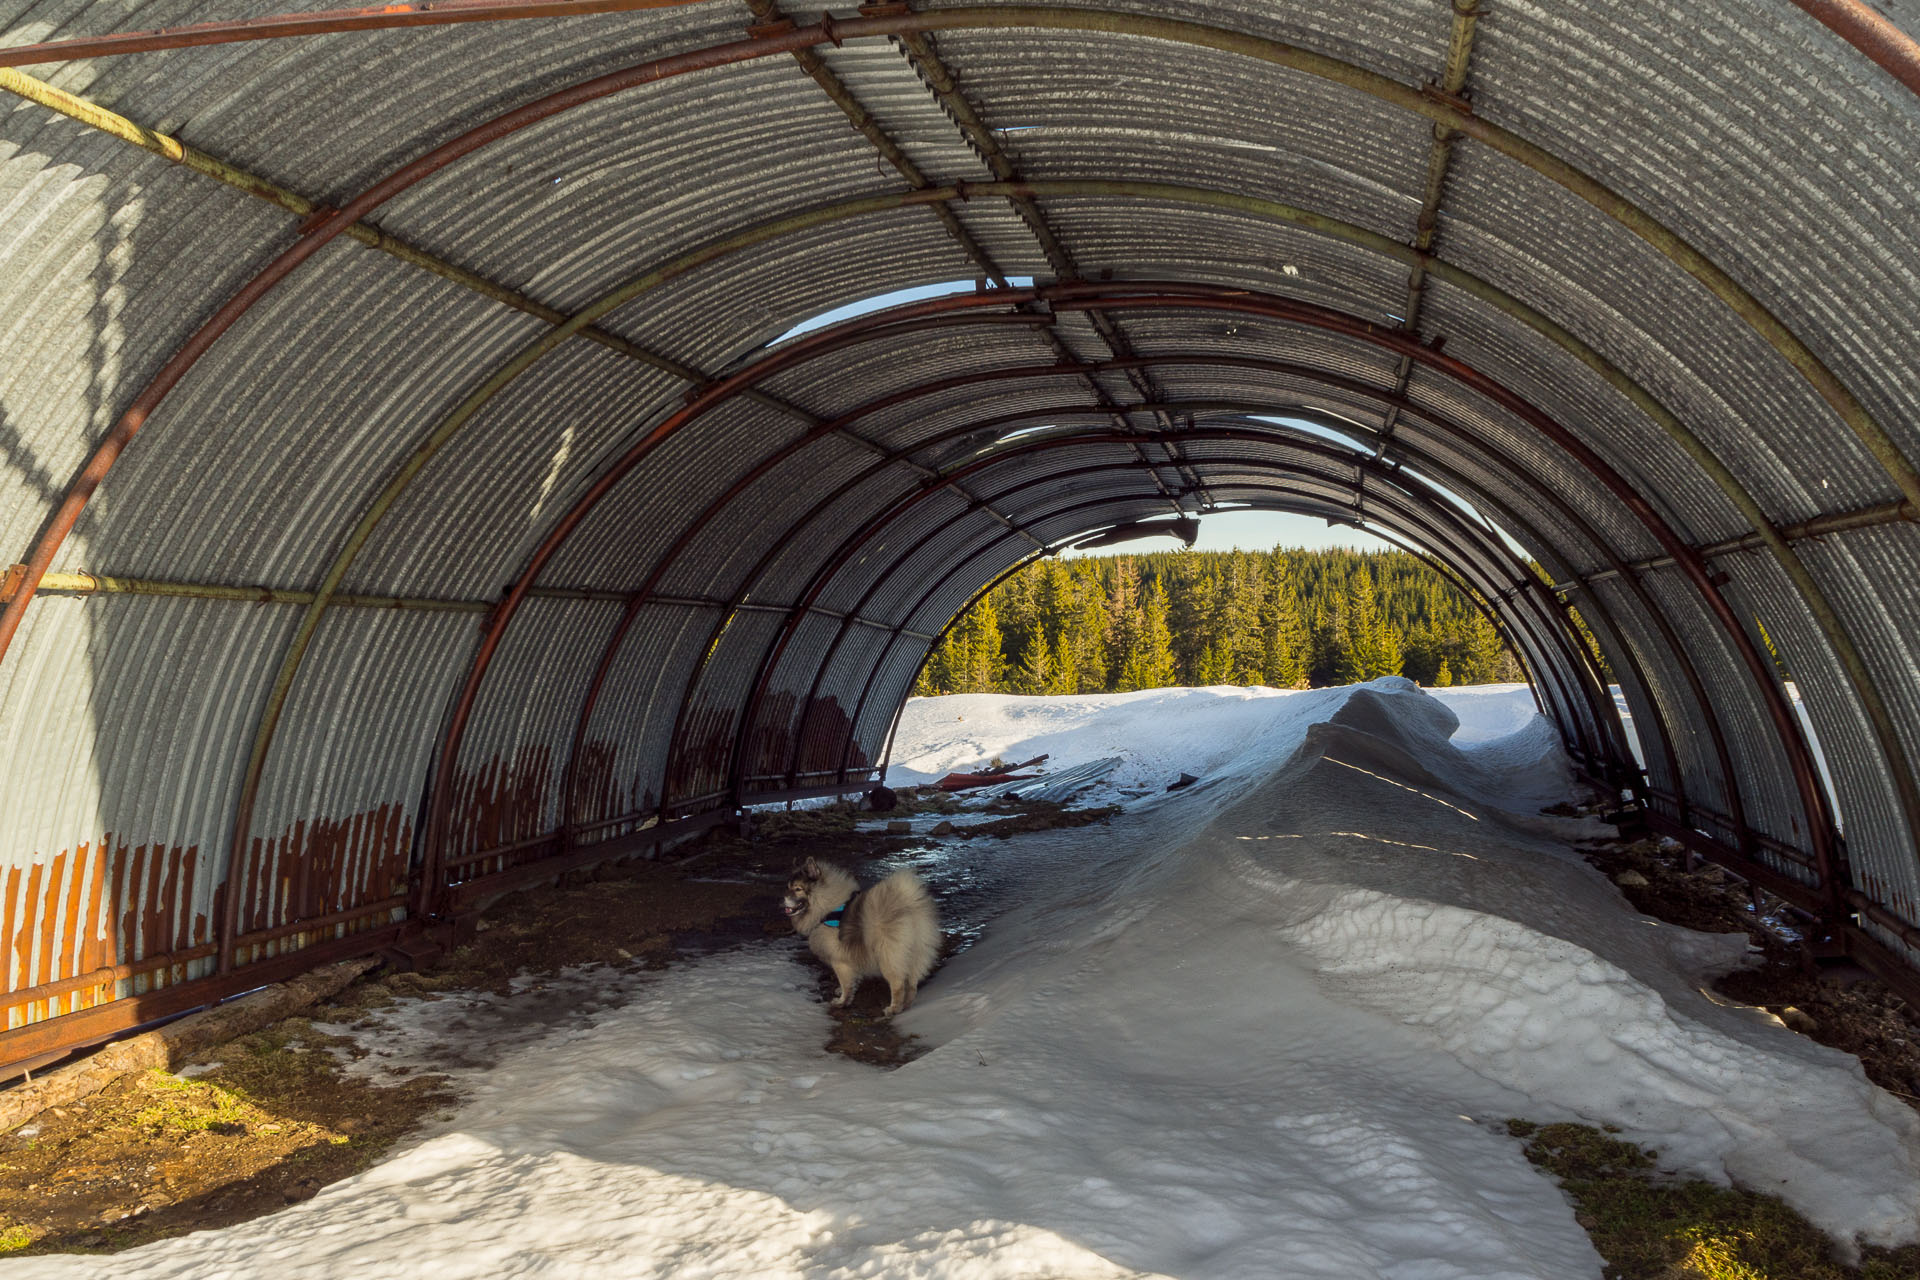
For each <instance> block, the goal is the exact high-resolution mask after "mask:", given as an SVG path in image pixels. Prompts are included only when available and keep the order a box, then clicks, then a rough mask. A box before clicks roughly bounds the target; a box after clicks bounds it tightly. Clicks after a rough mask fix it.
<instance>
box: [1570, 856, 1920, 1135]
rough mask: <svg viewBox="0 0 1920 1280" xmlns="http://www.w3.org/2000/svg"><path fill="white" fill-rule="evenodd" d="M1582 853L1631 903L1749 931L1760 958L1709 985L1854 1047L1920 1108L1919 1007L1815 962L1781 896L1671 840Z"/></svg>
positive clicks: (1873, 982) (1851, 972)
mask: <svg viewBox="0 0 1920 1280" xmlns="http://www.w3.org/2000/svg"><path fill="white" fill-rule="evenodd" d="M1582 851H1583V852H1584V853H1585V854H1586V856H1587V859H1588V861H1590V862H1592V863H1593V864H1594V865H1595V866H1597V867H1599V868H1600V869H1601V870H1602V871H1604V872H1606V873H1607V875H1608V877H1609V878H1611V879H1612V880H1613V881H1614V883H1615V884H1619V885H1620V891H1621V892H1622V893H1623V894H1625V895H1626V898H1627V901H1628V902H1630V903H1632V904H1633V907H1634V909H1635V910H1636V911H1640V912H1642V913H1644V914H1646V915H1650V916H1652V917H1654V918H1655V919H1658V920H1667V921H1671V922H1672V923H1674V924H1681V925H1685V926H1686V927H1688V928H1689V929H1698V930H1700V931H1702V932H1703V933H1744V934H1746V935H1747V937H1748V939H1749V940H1750V941H1751V942H1752V943H1753V944H1754V945H1756V946H1758V947H1759V948H1760V952H1761V957H1760V963H1759V964H1758V965H1756V966H1755V967H1753V968H1749V969H1741V970H1737V971H1735V972H1733V973H1730V974H1727V975H1726V976H1725V977H1723V978H1720V979H1719V980H1718V981H1716V982H1715V983H1714V987H1715V989H1716V990H1717V991H1719V993H1720V994H1721V995H1723V996H1725V997H1726V998H1727V999H1729V1000H1733V1001H1735V1002H1737V1003H1739V1004H1745V1005H1757V1006H1759V1007H1761V1008H1764V1009H1766V1010H1767V1011H1768V1012H1770V1013H1772V1014H1774V1015H1775V1016H1776V1017H1778V1018H1780V1019H1781V1021H1783V1022H1785V1023H1786V1024H1787V1025H1788V1026H1789V1027H1791V1028H1792V1029H1793V1030H1795V1031H1798V1032H1800V1033H1801V1034H1802V1035H1806V1036H1811V1037H1812V1038H1813V1039H1815V1040H1818V1041H1819V1042H1820V1043H1821V1044H1824V1045H1830V1046H1831V1047H1833V1048H1835V1049H1839V1050H1841V1051H1842V1052H1844V1053H1851V1054H1853V1055H1854V1056H1855V1057H1857V1058H1859V1059H1860V1063H1861V1066H1862V1067H1864V1068H1865V1070H1866V1073H1867V1078H1868V1079H1869V1080H1872V1081H1873V1082H1874V1083H1875V1084H1877V1085H1879V1086H1880V1087H1881V1088H1882V1089H1885V1090H1886V1091H1887V1092H1888V1093H1891V1094H1893V1095H1894V1096H1895V1097H1897V1098H1902V1099H1904V1100H1905V1101H1906V1102H1907V1103H1908V1105H1910V1106H1912V1107H1914V1108H1915V1109H1916V1110H1920V1010H1916V1009H1915V1008H1914V1007H1913V1006H1912V1005H1910V1004H1908V1003H1907V1002H1906V1001H1905V1000H1904V999H1902V998H1901V997H1900V996H1899V995H1898V994H1897V993H1895V992H1894V991H1892V990H1891V989H1889V988H1888V987H1887V985H1886V984H1885V983H1883V982H1881V981H1879V980H1878V979H1877V978H1874V977H1872V976H1871V975H1870V974H1868V973H1867V972H1866V971H1865V970H1863V969H1861V968H1859V967H1857V966H1855V965H1852V964H1847V963H1834V962H1830V961H1821V962H1815V961H1813V960H1811V959H1810V958H1809V956H1808V954H1807V952H1806V950H1805V948H1804V947H1803V946H1802V945H1801V942H1800V939H1799V937H1798V932H1797V929H1796V921H1795V920H1794V918H1793V917H1792V915H1791V914H1790V913H1789V912H1788V911H1787V910H1786V906H1785V904H1784V903H1782V902H1780V900H1779V899H1777V898H1774V897H1773V896H1771V895H1770V894H1765V893H1762V894H1760V895H1758V897H1757V898H1756V897H1755V896H1754V895H1753V894H1752V893H1751V891H1750V890H1749V887H1748V886H1747V884H1746V883H1745V882H1744V881H1742V880H1740V879H1738V878H1736V877H1735V876H1733V875H1731V874H1729V873H1728V872H1726V871H1723V870H1721V869H1720V868H1719V867H1717V866H1714V865H1713V864H1711V863H1708V862H1703V861H1697V862H1695V863H1694V864H1693V865H1692V866H1691V867H1690V866H1689V864H1688V859H1687V857H1686V853H1685V851H1684V850H1683V849H1681V848H1680V847H1679V846H1678V845H1676V844H1674V843H1672V842H1668V841H1661V840H1653V839H1649V840H1632V841H1629V840H1614V841H1606V842H1603V843H1598V844H1591V845H1587V846H1584V847H1583V850H1582ZM1622 879H1624V880H1625V881H1626V883H1624V884H1621V881H1622ZM1639 882H1644V883H1639Z"/></svg>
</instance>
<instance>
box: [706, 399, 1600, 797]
mask: <svg viewBox="0 0 1920 1280" xmlns="http://www.w3.org/2000/svg"><path fill="white" fill-rule="evenodd" d="M1156 438H1157V437H1156ZM1178 438H1179V439H1181V440H1183V441H1186V442H1189V443H1192V442H1199V441H1225V442H1234V443H1243V444H1250V445H1268V446H1279V447H1283V448H1286V449H1289V450H1292V451H1294V452H1297V453H1304V454H1307V455H1309V456H1312V457H1315V458H1318V459H1321V460H1323V461H1325V462H1328V463H1329V464H1331V465H1332V466H1333V467H1334V468H1337V469H1345V468H1346V467H1349V466H1356V465H1358V466H1360V467H1362V468H1363V469H1365V470H1367V471H1370V472H1372V473H1374V474H1375V475H1376V476H1377V477H1378V478H1379V479H1380V480H1381V481H1383V482H1385V483H1387V484H1388V485H1390V486H1391V487H1393V488H1394V489H1396V490H1398V491H1399V492H1400V493H1401V494H1402V495H1403V496H1404V497H1405V499H1406V500H1407V502H1408V503H1409V505H1410V506H1412V507H1413V508H1415V509H1418V508H1421V507H1422V506H1428V507H1430V508H1431V509H1432V510H1435V511H1438V512H1439V513H1440V515H1441V517H1442V519H1443V520H1444V521H1445V522H1446V523H1449V524H1452V523H1455V522H1456V516H1455V513H1453V512H1451V511H1447V510H1445V509H1444V508H1443V507H1442V504H1441V503H1440V501H1439V499H1438V497H1437V495H1435V496H1434V497H1432V498H1428V497H1426V496H1424V495H1420V494H1414V493H1411V492H1409V491H1407V490H1405V489H1404V488H1403V487H1402V486H1400V484H1399V483H1398V481H1397V480H1395V479H1394V478H1393V476H1392V471H1391V468H1388V467H1386V466H1384V465H1382V464H1380V463H1377V462H1375V461H1374V460H1372V459H1370V458H1367V459H1359V458H1356V457H1355V455H1354V454H1353V453H1352V451H1350V450H1346V449H1342V448H1340V447H1338V446H1336V445H1332V444H1328V443H1326V442H1324V441H1317V440H1308V439H1303V438H1300V437H1299V436H1298V435H1296V434H1294V433H1288V434H1287V435H1284V436H1283V435H1281V434H1279V433H1278V432H1272V431H1263V430H1259V429H1251V428H1226V427H1207V428H1197V429H1193V430H1188V431H1183V432H1180V433H1178ZM1112 443H1115V437H1114V436H1113V435H1111V434H1106V433H1076V434H1074V435H1069V436H1057V437H1049V438H1047V439H1042V440H1037V441H1033V442H1031V443H1029V444H1026V445H1021V446H1017V447H1015V448H1012V449H1007V450H1003V451H1001V452H999V453H997V454H994V455H991V456H990V457H988V458H985V459H981V460H979V461H976V462H973V463H969V464H967V465H966V466H964V467H961V468H958V469H957V470H956V472H955V473H954V475H955V477H956V478H963V477H964V475H971V474H976V473H979V472H983V471H988V470H991V469H992V468H994V467H996V466H999V465H1001V464H1003V463H1005V462H1006V461H1008V460H1010V459H1017V458H1023V457H1029V456H1032V455H1035V454H1041V453H1050V452H1053V451H1055V450H1062V449H1075V448H1082V447H1085V446H1087V445H1089V444H1112ZM1195 465H1196V466H1201V467H1205V466H1208V465H1240V466H1248V467H1251V468H1255V469H1268V468H1271V469H1274V470H1289V469H1288V468H1285V467H1284V466H1283V465H1282V464H1280V463H1277V462H1275V461H1272V460H1262V459H1259V458H1238V459H1233V460H1217V459H1216V460H1202V461H1197V462H1196V463H1195ZM1127 469H1130V468H1128V467H1127V466H1126V465H1124V464H1117V463H1107V464H1094V465H1087V466H1083V467H1077V468H1063V469H1060V470H1057V471H1050V472H1049V473H1048V474H1046V475H1043V476H1039V477H1036V478H1034V479H1030V480H1026V481H1022V482H1021V483H1019V484H1015V485H1013V486H1011V487H1009V488H1006V489H1002V490H997V491H996V493H995V496H994V498H993V499H991V500H992V501H996V502H999V501H1003V500H1004V499H1005V498H1007V497H1008V496H1010V495H1012V494H1014V493H1017V492H1020V491H1022V490H1024V489H1028V488H1032V487H1034V486H1037V485H1043V484H1050V483H1055V482H1057V481H1058V480H1059V479H1061V478H1062V477H1065V476H1077V475H1083V474H1087V475H1090V474H1095V473H1099V472H1106V471H1116V470H1127ZM1290 473H1292V474H1303V473H1299V472H1298V471H1297V470H1292V471H1291V472H1290ZM1314 478H1315V480H1316V481H1317V482H1319V483H1323V484H1325V485H1326V486H1327V487H1328V488H1329V489H1331V490H1332V491H1333V492H1335V493H1336V494H1344V493H1346V492H1349V491H1350V489H1349V487H1348V486H1347V485H1346V484H1345V483H1344V482H1342V481H1339V480H1330V479H1326V478H1324V477H1314ZM947 487H949V486H948V485H947V484H946V483H945V482H943V483H941V484H940V485H937V486H936V485H932V484H931V483H930V484H928V485H926V486H923V487H921V488H920V489H918V490H916V491H914V492H912V493H910V494H907V495H905V496H903V497H902V498H901V499H900V500H898V501H896V502H895V503H893V504H892V505H891V506H890V507H889V508H888V509H887V510H886V511H885V512H883V513H882V514H881V515H879V516H876V517H875V518H874V519H872V520H870V521H869V522H868V523H867V525H865V526H864V527H863V528H862V529H860V530H858V531H856V532H855V533H854V534H852V535H850V536H849V537H848V538H847V539H846V540H845V541H844V542H843V543H842V544H841V548H840V549H839V551H838V552H836V554H835V556H834V557H833V558H831V559H830V561H829V562H828V564H827V565H826V566H824V567H822V568H821V569H820V570H819V571H818V572H817V573H816V575H815V578H814V581H813V582H812V583H811V584H809V587H808V590H807V591H806V592H805V593H804V594H803V595H802V597H801V599H800V600H799V601H798V602H796V604H795V605H794V607H793V608H792V609H791V610H790V611H789V613H788V618H787V623H786V626H785V627H784V628H783V630H782V632H781V633H780V634H779V635H778V636H777V637H776V638H775V640H774V641H773V642H771V643H770V644H769V645H768V648H767V651H766V653H765V654H764V655H763V656H762V659H761V662H760V670H759V673H758V675H757V676H756V679H755V681H754V685H753V695H752V697H751V698H750V699H749V700H748V703H747V707H746V710H745V712H744V713H743V714H742V716H741V718H740V721H739V724H740V734H739V738H738V739H737V741H736V749H735V764H734V769H733V775H734V776H733V780H732V786H733V789H734V796H735V799H736V800H737V799H738V798H739V796H740V788H741V787H742V786H743V785H744V782H745V775H744V768H743V766H742V763H741V762H742V758H743V753H744V749H745V748H744V744H745V743H746V742H747V741H748V740H749V739H750V738H751V736H752V735H753V733H754V731H755V729H756V728H757V725H758V719H759V712H760V708H761V704H762V702H763V699H764V695H765V692H766V689H767V686H768V684H769V683H770V681H771V678H772V675H773V672H774V670H775V669H776V668H777V667H778V665H779V662H780V659H781V657H782V656H783V654H784V652H785V650H786V647H787V643H788V641H789V640H790V639H791V637H792V635H793V634H794V630H795V628H796V627H797V625H798V623H799V621H800V619H801V618H802V617H804V616H805V614H806V612H807V610H808V609H809V608H810V607H811V604H812V602H813V600H815V599H817V598H818V595H819V594H820V593H821V592H823V591H824V590H825V589H826V587H827V586H828V585H830V584H831V581H832V579H833V578H834V577H835V576H837V574H838V571H839V569H841V568H843V567H844V566H845V565H846V564H848V563H849V562H851V560H852V558H853V557H854V556H855V555H856V554H857V553H858V552H859V551H860V550H861V549H862V548H863V547H864V545H865V544H866V543H867V542H869V541H871V540H872V539H873V538H875V537H877V536H879V535H880V533H881V532H882V531H884V530H885V528H886V527H887V526H888V525H889V524H891V523H892V521H893V520H895V519H897V518H898V517H899V516H901V515H903V514H905V513H906V511H908V510H910V509H911V508H912V507H913V506H915V505H917V504H918V503H919V502H920V501H923V500H924V499H926V498H927V497H930V496H931V495H932V494H934V493H936V492H940V491H942V490H944V489H945V488H947ZM1335 505H1338V504H1337V501H1336V504H1335ZM973 514H975V512H974V509H973V507H972V506H971V505H970V506H969V507H968V509H967V510H966V511H964V512H962V513H960V514H958V515H956V516H954V517H952V518H950V519H949V520H947V521H944V522H942V524H940V525H939V526H936V527H935V528H934V529H933V530H930V531H929V532H928V533H926V534H925V535H923V536H922V537H921V538H920V539H918V540H916V541H915V542H914V543H912V544H911V545H910V546H908V547H907V548H905V549H904V550H902V551H901V552H900V553H899V555H898V556H897V557H895V559H894V560H893V562H892V563H891V564H890V565H889V566H888V567H887V568H886V569H884V570H882V571H881V572H880V573H878V574H876V575H875V576H874V579H873V581H872V582H871V583H870V584H869V586H868V588H867V590H866V592H865V593H864V594H863V595H862V596H861V597H860V599H861V605H862V606H864V605H865V604H866V603H867V602H868V601H869V600H871V598H872V596H873V594H874V592H876V591H877V590H878V589H879V588H880V586H881V585H882V584H883V583H884V582H885V581H886V579H887V578H888V577H889V576H890V575H891V574H892V573H893V572H894V571H895V570H897V569H898V567H899V566H900V565H901V564H903V563H904V562H905V561H906V560H908V559H910V558H911V557H912V556H914V555H916V554H918V553H919V552H920V551H921V550H923V549H924V548H925V547H926V546H927V545H928V544H929V543H931V542H932V541H933V540H934V539H935V538H937V537H939V536H940V535H941V534H942V533H943V532H945V530H946V529H947V528H948V527H950V526H951V525H953V524H956V523H958V522H959V521H961V520H964V519H966V518H968V517H970V516H972V515H973ZM1396 515H1397V516H1399V517H1402V518H1406V519H1411V520H1420V519H1421V517H1417V516H1414V515H1412V514H1411V513H1408V512H1397V513H1396ZM1458 524H1459V528H1458V529H1456V530H1455V532H1456V533H1461V532H1466V531H1470V536H1468V537H1466V538H1464V539H1462V540H1461V541H1459V542H1457V543H1456V542H1453V541H1451V540H1450V539H1448V538H1447V537H1445V536H1443V535H1441V534H1440V533H1438V532H1437V531H1436V530H1435V529H1434V528H1433V527H1432V526H1428V528H1427V530H1426V533H1425V535H1424V537H1425V539H1430V540H1433V541H1434V542H1436V543H1438V544H1439V545H1442V546H1446V547H1447V548H1448V550H1449V552H1450V554H1452V555H1453V556H1456V557H1460V558H1461V559H1463V560H1464V559H1465V557H1464V556H1463V555H1462V553H1463V551H1465V550H1467V549H1471V550H1472V552H1473V553H1474V554H1476V555H1479V556H1481V557H1483V558H1484V559H1485V560H1486V561H1487V562H1488V564H1489V565H1499V564H1501V563H1502V562H1504V561H1513V560H1514V557H1513V555H1512V553H1511V552H1510V551H1508V550H1507V549H1506V548H1505V547H1504V546H1500V545H1498V544H1497V540H1496V539H1494V538H1493V536H1492V535H1491V534H1490V533H1487V532H1486V531H1484V530H1478V529H1473V528H1472V526H1470V525H1466V524H1465V522H1464V521H1459V522H1458ZM1516 566H1517V562H1516V563H1515V564H1514V565H1509V566H1508V567H1509V568H1516V573H1515V578H1514V583H1513V584H1512V585H1513V586H1515V587H1525V586H1526V585H1527V584H1528V583H1532V584H1533V587H1534V588H1535V589H1536V591H1537V594H1538V597H1539V598H1544V599H1549V600H1551V599H1552V598H1551V597H1550V596H1548V595H1547V593H1546V584H1544V583H1541V582H1540V581H1539V579H1538V578H1536V577H1534V576H1533V575H1532V574H1531V573H1528V572H1526V571H1525V568H1524V566H1517V567H1516ZM1533 603H1534V604H1535V606H1536V607H1538V606H1539V599H1535V600H1534V601H1533ZM1552 603H1553V605H1554V608H1553V609H1551V610H1544V611H1543V612H1544V614H1545V616H1549V617H1551V616H1554V615H1556V614H1557V613H1558V601H1557V600H1553V601H1552ZM858 608H859V606H856V609H855V611H856V612H858ZM1519 612H1520V611H1516V616H1518V615H1519ZM1562 623H1563V624H1564V625H1565V629H1566V633H1567V635H1568V636H1572V634H1573V632H1572V627H1571V625H1570V623H1566V620H1565V619H1564V618H1562ZM1529 630H1530V628H1529ZM846 634H847V628H846V627H845V626H844V625H842V627H841V628H840V629H839V630H838V631H837V632H836V634H835V637H834V640H833V642H832V643H831V644H830V645H829V647H828V649H827V650H826V652H825V654H824V655H823V656H822V658H821V660H820V663H819V666H818V667H817V668H816V672H815V676H814V680H813V684H812V687H811V688H810V689H809V692H808V697H807V699H806V700H805V702H804V703H803V705H805V706H810V705H811V703H812V700H813V698H814V697H815V696H817V694H818V690H819V682H820V679H821V678H822V676H823V675H824V672H825V670H826V668H827V666H828V665H829V664H830V663H831V661H832V658H833V655H834V653H835V652H836V651H837V650H838V647H839V644H840V642H841V641H842V640H843V639H844V638H845V636H846ZM1535 640H1536V642H1540V637H1538V636H1536V637H1535ZM1541 643H1542V652H1543V653H1546V652H1551V650H1552V648H1553V645H1552V644H1551V642H1541ZM1569 652H1571V650H1570V651H1569ZM1575 665H1578V664H1577V663H1576V664H1575ZM1555 677H1556V679H1557V680H1563V677H1564V673H1562V672H1559V671H1557V670H1556V671H1555ZM1583 692H1586V693H1587V694H1588V695H1589V696H1588V701H1589V703H1590V704H1592V691H1587V690H1583ZM1560 694H1561V697H1562V700H1563V704H1564V705H1565V707H1566V709H1567V711H1568V717H1567V719H1572V718H1573V716H1574V713H1575V712H1576V711H1577V708H1578V706H1579V702H1580V699H1578V698H1576V697H1574V696H1573V694H1572V690H1571V689H1569V688H1567V687H1566V686H1565V684H1564V683H1562V686H1561V690H1560ZM1594 705H1597V704H1594ZM1559 718H1560V717H1556V719H1559ZM1604 721H1605V717H1604V716H1603V715H1601V714H1599V713H1598V711H1597V710H1596V711H1594V712H1593V724H1594V725H1595V727H1596V729H1597V728H1598V726H1599V725H1601V724H1603V723H1604ZM1565 727H1566V724H1565V721H1563V730H1564V729H1565ZM794 737H795V741H796V744H798V743H799V742H800V741H801V740H803V739H804V737H805V714H804V712H803V715H802V720H801V723H800V725H799V726H798V728H797V730H796V733H795V735H794ZM1594 745H1596V746H1597V745H1598V744H1594ZM796 751H797V745H796ZM791 773H792V769H791V762H790V767H789V770H788V774H789V776H791Z"/></svg>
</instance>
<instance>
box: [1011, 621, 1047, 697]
mask: <svg viewBox="0 0 1920 1280" xmlns="http://www.w3.org/2000/svg"><path fill="white" fill-rule="evenodd" d="M1012 683H1013V686H1014V688H1013V692H1015V693H1051V692H1053V684H1054V680H1053V652H1052V650H1051V649H1050V648H1049V647H1048V645H1047V633H1046V632H1045V631H1043V630H1042V629H1041V628H1039V627H1038V626H1035V627H1032V628H1030V629H1029V630H1028V632H1027V643H1026V644H1025V645H1024V646H1022V648H1021V650H1020V665H1019V666H1018V667H1016V668H1014V670H1013V674H1012Z"/></svg>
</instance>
